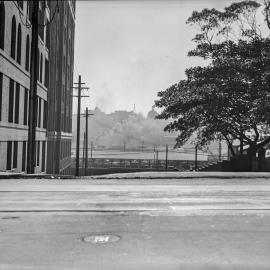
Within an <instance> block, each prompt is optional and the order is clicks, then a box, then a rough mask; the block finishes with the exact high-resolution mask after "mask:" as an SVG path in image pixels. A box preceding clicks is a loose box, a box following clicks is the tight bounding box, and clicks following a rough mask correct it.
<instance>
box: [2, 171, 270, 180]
mask: <svg viewBox="0 0 270 270" xmlns="http://www.w3.org/2000/svg"><path fill="white" fill-rule="evenodd" d="M206 178H208V179H209V178H211V179H256V178H257V179H258V178H261V179H269V180H270V172H176V171H173V172H164V171H162V172H136V173H116V174H107V175H98V176H81V177H76V176H73V175H52V174H44V173H43V174H26V173H16V172H0V180H1V179H52V180H53V179H55V180H57V179H84V180H86V179H87V180H97V179H104V180H105V179H112V180H117V179H206Z"/></svg>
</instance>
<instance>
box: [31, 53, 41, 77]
mask: <svg viewBox="0 0 270 270" xmlns="http://www.w3.org/2000/svg"><path fill="white" fill-rule="evenodd" d="M39 56H40V54H39V49H38V57H37V79H38V80H39ZM30 68H31V67H30Z"/></svg>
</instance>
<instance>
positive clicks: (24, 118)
mask: <svg viewBox="0 0 270 270" xmlns="http://www.w3.org/2000/svg"><path fill="white" fill-rule="evenodd" d="M27 116H28V89H27V88H24V113H23V124H24V125H25V126H27Z"/></svg>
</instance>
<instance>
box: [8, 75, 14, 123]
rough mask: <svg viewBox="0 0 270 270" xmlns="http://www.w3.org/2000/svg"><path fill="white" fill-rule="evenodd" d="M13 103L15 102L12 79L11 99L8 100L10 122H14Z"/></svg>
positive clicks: (10, 87) (10, 84) (10, 86)
mask: <svg viewBox="0 0 270 270" xmlns="http://www.w3.org/2000/svg"><path fill="white" fill-rule="evenodd" d="M13 104H14V81H13V80H12V79H10V83H9V101H8V122H10V123H12V122H13Z"/></svg>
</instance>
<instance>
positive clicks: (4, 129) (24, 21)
mask: <svg viewBox="0 0 270 270" xmlns="http://www.w3.org/2000/svg"><path fill="white" fill-rule="evenodd" d="M57 3H59V8H58V7H57ZM64 7H65V8H64ZM71 7H74V8H73V17H72V23H73V24H72V27H73V28H72V29H73V31H71V30H69V29H67V30H66V33H67V34H65V33H64V31H63V30H64V29H65V28H64V27H66V28H68V26H67V22H70V18H69V17H68V16H69V13H68V12H67V10H68V8H69V9H70V10H71ZM32 8H33V1H0V170H2V171H3V170H4V171H5V170H7V171H9V170H12V171H16V172H21V171H26V166H27V164H26V162H27V141H28V106H29V89H30V56H31V30H32V29H31V16H30V14H32ZM58 11H59V12H58ZM74 14H75V2H74V1H40V2H39V37H38V39H39V40H38V55H39V60H38V67H39V68H38V86H37V101H38V102H37V112H36V113H37V114H36V116H37V125H36V168H35V172H37V173H40V172H49V173H66V172H68V171H67V170H66V171H65V169H67V168H68V162H69V160H70V151H68V143H67V142H68V140H69V139H70V141H71V138H70V136H69V134H71V124H69V123H71V120H70V121H69V115H70V118H71V110H72V106H71V101H70V100H69V99H68V98H67V97H68V95H69V96H70V94H69V93H70V92H69V91H70V89H69V88H68V86H69V85H70V84H72V76H73V50H74V49H73V47H74V28H75V15H74ZM69 32H72V33H69ZM56 35H57V36H56ZM58 35H59V38H58ZM69 38H70V40H69ZM55 42H56V43H57V44H55ZM67 43H71V44H72V50H71V49H69V48H70V47H71V45H70V47H67V46H69V45H66V44H67ZM62 44H64V45H62ZM66 47H67V48H66ZM54 57H55V58H54ZM56 59H57V60H56ZM56 62H57V63H56ZM60 85H61V87H60ZM52 97H53V98H52ZM65 117H66V118H65ZM59 119H61V120H60V123H59ZM52 123H54V124H53V125H52ZM51 142H53V143H51ZM64 149H65V150H64ZM51 158H53V160H51ZM51 161H52V162H51ZM52 164H54V165H53V166H52ZM55 164H56V165H57V164H59V165H58V166H56V165H55Z"/></svg>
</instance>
